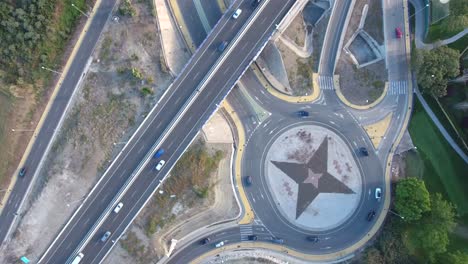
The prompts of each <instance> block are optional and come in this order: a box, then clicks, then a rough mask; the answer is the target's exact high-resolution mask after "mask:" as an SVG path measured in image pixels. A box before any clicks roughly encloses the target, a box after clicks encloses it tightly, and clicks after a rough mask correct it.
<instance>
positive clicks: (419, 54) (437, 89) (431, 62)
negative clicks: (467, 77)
mask: <svg viewBox="0 0 468 264" xmlns="http://www.w3.org/2000/svg"><path fill="white" fill-rule="evenodd" d="M459 57H460V53H459V52H458V51H457V50H454V49H451V48H449V47H447V46H441V47H438V48H436V49H433V50H416V51H415V54H414V58H413V61H412V62H413V66H414V68H415V71H416V76H417V80H418V84H419V85H420V87H421V88H422V91H423V92H424V93H428V94H431V95H433V96H438V97H442V96H445V95H446V94H447V81H448V79H449V78H453V77H456V76H457V75H458V74H459V67H460V63H459V60H458V58H459Z"/></svg>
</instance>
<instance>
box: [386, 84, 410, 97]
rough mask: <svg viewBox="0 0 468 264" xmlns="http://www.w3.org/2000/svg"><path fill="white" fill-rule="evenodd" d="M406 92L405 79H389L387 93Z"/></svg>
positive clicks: (398, 93)
mask: <svg viewBox="0 0 468 264" xmlns="http://www.w3.org/2000/svg"><path fill="white" fill-rule="evenodd" d="M406 93H408V82H407V81H391V82H390V83H389V84H388V94H389V95H400V94H406Z"/></svg>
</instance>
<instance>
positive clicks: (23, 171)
mask: <svg viewBox="0 0 468 264" xmlns="http://www.w3.org/2000/svg"><path fill="white" fill-rule="evenodd" d="M25 174H26V167H23V168H21V170H20V171H19V173H18V175H19V176H20V177H24V175H25Z"/></svg>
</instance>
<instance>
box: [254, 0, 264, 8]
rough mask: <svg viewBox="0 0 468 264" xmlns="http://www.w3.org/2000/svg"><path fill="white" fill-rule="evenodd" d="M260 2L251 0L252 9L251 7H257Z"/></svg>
mask: <svg viewBox="0 0 468 264" xmlns="http://www.w3.org/2000/svg"><path fill="white" fill-rule="evenodd" d="M261 1H262V0H253V1H252V7H253V8H255V7H257V6H258V4H260V2H261Z"/></svg>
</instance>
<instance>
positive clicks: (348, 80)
mask: <svg viewBox="0 0 468 264" xmlns="http://www.w3.org/2000/svg"><path fill="white" fill-rule="evenodd" d="M370 2H372V3H370ZM376 2H379V1H371V0H357V1H356V4H355V6H354V9H353V14H352V16H351V19H350V21H349V25H348V28H347V31H346V35H345V38H344V40H343V41H344V43H347V42H348V41H349V39H350V37H351V36H352V35H353V34H354V32H355V31H356V30H357V28H358V26H359V22H360V20H361V14H362V9H363V7H364V5H365V4H369V10H368V12H367V18H366V22H365V24H364V29H366V28H371V30H370V32H368V33H369V34H370V35H371V36H372V37H373V38H375V40H376V41H377V42H378V43H379V44H382V43H383V24H382V19H383V18H382V9H381V4H380V2H379V3H376ZM379 25H380V26H379ZM336 73H337V74H339V75H340V88H341V92H342V93H343V95H344V96H345V97H346V99H348V100H349V101H350V102H351V103H353V104H357V105H367V104H370V103H372V102H374V101H375V100H376V99H377V98H379V96H380V95H381V94H382V92H383V89H384V87H385V82H386V81H387V70H386V68H385V61H379V62H376V63H374V64H371V65H368V66H366V67H363V68H360V69H358V68H357V67H356V66H355V65H354V63H353V62H352V60H351V58H350V57H349V56H348V55H347V54H346V53H345V52H342V53H341V56H340V59H339V60H338V63H337V65H336Z"/></svg>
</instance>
